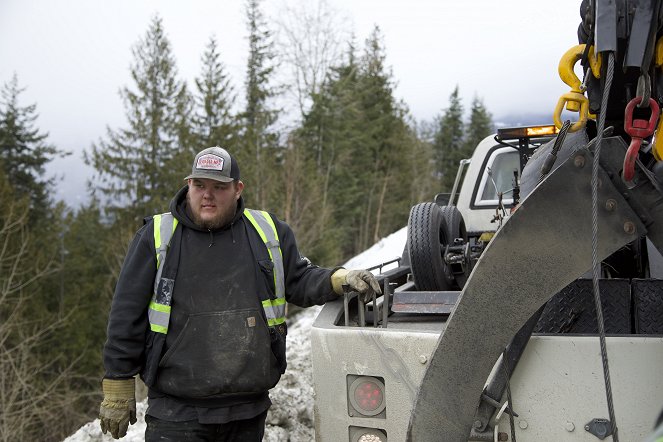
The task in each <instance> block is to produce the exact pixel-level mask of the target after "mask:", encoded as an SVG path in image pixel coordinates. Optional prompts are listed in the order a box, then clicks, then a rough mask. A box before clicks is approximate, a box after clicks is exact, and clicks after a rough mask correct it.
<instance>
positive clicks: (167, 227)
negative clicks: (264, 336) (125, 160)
mask: <svg viewBox="0 0 663 442" xmlns="http://www.w3.org/2000/svg"><path fill="white" fill-rule="evenodd" d="M244 215H245V216H246V218H247V219H248V220H249V221H250V223H251V225H252V226H253V228H254V229H255V230H256V231H257V232H258V235H260V238H261V239H262V241H263V242H264V243H265V246H266V247H267V251H268V253H269V258H270V259H271V261H272V263H273V264H274V288H275V294H276V299H270V297H269V296H267V297H266V298H267V299H266V300H265V301H262V307H263V310H264V311H265V316H266V317H267V325H268V326H270V327H274V326H276V325H278V324H283V323H284V322H285V304H286V302H285V277H284V271H283V256H282V254H281V247H280V244H279V239H278V233H277V232H276V226H275V225H274V221H273V220H272V217H271V216H269V214H268V213H267V212H264V211H261V210H252V209H246V210H244ZM153 219H154V248H155V250H156V256H157V274H156V277H155V278H154V293H153V295H152V301H151V302H150V306H149V309H148V319H149V322H150V329H151V330H152V331H153V332H156V333H164V334H166V333H167V332H168V323H169V321H170V304H171V301H172V291H173V287H174V284H175V281H173V280H171V279H166V278H162V277H161V273H162V271H163V263H164V262H165V261H166V255H167V253H168V246H169V245H170V240H171V238H172V236H173V233H174V232H175V228H176V227H177V219H175V218H174V217H173V215H172V214H171V213H170V212H168V213H163V214H161V215H155V216H154V218H153Z"/></svg>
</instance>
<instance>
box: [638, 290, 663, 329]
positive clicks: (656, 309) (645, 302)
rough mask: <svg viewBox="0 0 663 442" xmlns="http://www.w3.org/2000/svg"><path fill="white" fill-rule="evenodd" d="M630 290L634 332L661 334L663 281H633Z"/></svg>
mask: <svg viewBox="0 0 663 442" xmlns="http://www.w3.org/2000/svg"><path fill="white" fill-rule="evenodd" d="M632 290H633V304H634V307H633V309H634V317H635V328H636V332H637V333H644V334H655V335H660V334H663V280H661V279H634V280H633V282H632Z"/></svg>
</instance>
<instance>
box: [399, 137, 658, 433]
mask: <svg viewBox="0 0 663 442" xmlns="http://www.w3.org/2000/svg"><path fill="white" fill-rule="evenodd" d="M592 159H593V155H592V153H590V152H589V151H588V150H587V149H585V148H581V149H579V150H578V151H576V152H575V153H574V154H572V155H571V156H570V157H569V158H568V159H567V160H566V161H565V162H564V163H563V164H562V165H561V166H560V167H558V168H557V169H556V170H554V171H553V172H552V173H550V174H549V175H548V176H547V177H546V179H545V180H543V182H541V183H540V184H539V185H538V186H536V187H535V188H534V190H533V191H532V192H531V193H530V194H529V195H528V196H527V198H525V199H524V200H523V201H522V203H521V205H520V206H519V208H518V209H517V210H516V211H515V213H513V214H512V216H511V217H510V218H509V220H508V221H507V222H506V223H505V224H504V225H503V226H502V228H501V229H500V230H499V231H498V232H497V234H496V235H495V237H494V238H493V239H492V240H491V242H490V244H489V245H488V247H487V248H486V250H485V251H484V253H483V255H482V257H481V258H480V259H479V261H478V263H477V265H476V266H475V268H474V270H473V272H472V274H471V275H470V277H469V279H468V281H467V283H466V285H465V287H464V289H463V292H462V294H461V296H460V298H459V300H458V303H457V304H456V307H455V309H454V311H453V312H452V314H451V316H450V317H449V320H448V321H447V326H446V328H445V330H444V332H443V333H442V334H441V336H440V338H439V340H438V342H437V347H436V350H435V352H434V354H433V356H432V358H431V360H430V364H429V366H428V368H427V370H426V373H425V375H424V378H423V381H422V383H421V385H420V386H419V391H418V395H417V398H416V402H415V406H414V409H413V411H412V415H411V417H410V422H409V426H408V440H410V441H415V442H426V441H440V440H442V441H449V442H461V441H463V442H465V441H467V439H468V436H469V434H470V431H471V428H472V423H473V417H474V413H475V410H476V407H477V405H478V404H479V399H480V394H481V391H482V389H483V386H484V384H485V382H486V379H487V378H488V375H489V374H490V371H491V368H492V367H493V365H494V364H495V362H496V360H497V358H498V357H499V355H500V353H501V352H502V350H503V349H504V347H505V346H506V345H507V344H508V343H509V342H510V340H511V338H512V337H513V335H514V334H515V333H516V332H517V331H518V329H519V328H520V327H521V326H522V325H523V324H524V323H525V321H527V319H528V318H529V317H530V316H531V315H532V314H533V313H534V312H536V310H537V309H538V308H539V307H541V305H543V303H544V302H546V301H547V300H548V299H549V298H550V297H551V296H552V295H554V294H555V293H557V292H558V291H559V290H561V289H562V288H564V287H565V286H566V285H568V284H569V283H570V282H571V281H573V280H574V279H576V278H577V277H579V276H580V275H582V274H583V273H584V272H586V271H587V270H588V269H590V268H591V266H592V256H591V255H592V251H591V250H592V248H591V236H592V235H591V225H592V216H591V184H590V183H591V169H592ZM599 179H600V185H599V191H598V195H599V204H598V206H599V215H598V234H599V241H598V242H599V244H598V259H600V260H602V259H604V258H606V257H607V256H609V255H610V254H611V253H613V252H615V251H616V250H618V249H619V248H620V247H622V246H624V245H625V244H627V243H629V242H631V241H633V240H635V239H636V238H638V237H639V236H642V235H644V234H646V229H645V227H644V225H643V224H642V222H641V221H640V220H639V218H638V216H636V214H635V213H634V212H633V210H632V209H631V208H630V206H629V204H627V203H626V201H625V199H624V198H623V197H622V195H621V194H620V193H619V192H618V191H617V190H616V188H615V187H614V185H613V184H612V182H611V181H610V179H609V177H608V176H607V174H606V172H605V171H604V170H603V169H601V168H599ZM610 200H611V201H610ZM608 201H610V202H609V203H608ZM597 351H598V350H597Z"/></svg>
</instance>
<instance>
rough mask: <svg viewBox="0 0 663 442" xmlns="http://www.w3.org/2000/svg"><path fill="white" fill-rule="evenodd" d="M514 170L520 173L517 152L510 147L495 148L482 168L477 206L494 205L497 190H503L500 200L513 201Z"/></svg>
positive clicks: (510, 202)
mask: <svg viewBox="0 0 663 442" xmlns="http://www.w3.org/2000/svg"><path fill="white" fill-rule="evenodd" d="M514 172H518V175H520V159H519V155H518V152H517V151H516V150H514V149H512V148H510V147H503V148H500V149H497V150H495V151H494V152H493V153H492V154H491V155H490V157H489V158H488V161H487V162H486V168H485V169H484V170H483V173H482V176H481V181H480V183H479V191H478V192H477V193H476V195H477V197H476V201H475V202H474V204H475V205H477V206H496V205H497V203H498V195H497V193H498V192H503V197H502V202H503V203H504V204H512V203H513V195H512V190H513V188H514V187H515V182H514V175H513V173H514Z"/></svg>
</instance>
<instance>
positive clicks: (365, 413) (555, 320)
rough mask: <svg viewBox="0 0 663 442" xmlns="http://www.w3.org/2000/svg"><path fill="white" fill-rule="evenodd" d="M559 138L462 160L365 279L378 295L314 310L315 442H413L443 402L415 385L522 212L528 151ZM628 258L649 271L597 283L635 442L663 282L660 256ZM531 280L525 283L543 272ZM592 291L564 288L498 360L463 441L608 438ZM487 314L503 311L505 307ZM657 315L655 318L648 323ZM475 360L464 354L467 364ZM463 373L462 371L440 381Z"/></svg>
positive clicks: (493, 139)
mask: <svg viewBox="0 0 663 442" xmlns="http://www.w3.org/2000/svg"><path fill="white" fill-rule="evenodd" d="M556 133H557V130H556V128H555V126H537V127H525V128H522V127H521V128H504V129H502V130H500V131H499V132H498V133H497V134H495V135H491V136H489V137H487V138H485V139H484V140H483V141H482V142H481V143H479V145H478V146H477V147H476V148H475V151H474V153H473V155H472V157H471V158H470V159H467V160H463V161H461V163H460V165H459V170H458V174H457V178H456V184H454V188H453V190H452V192H451V195H449V197H448V198H441V197H436V198H434V201H432V202H427V203H422V204H418V205H416V206H414V207H413V208H412V211H411V212H410V217H409V220H408V234H407V241H406V243H405V244H403V252H402V254H401V255H400V256H384V261H383V262H382V263H375V264H376V266H375V267H374V268H372V269H371V270H372V271H373V272H374V273H375V274H376V275H377V278H378V280H379V282H380V284H381V287H382V291H383V296H381V297H377V298H373V299H370V300H362V299H360V298H358V297H357V296H356V295H354V294H346V296H345V297H344V299H343V300H338V301H335V302H331V303H328V304H326V305H325V306H324V307H323V308H322V310H321V311H320V313H319V315H318V317H317V319H316V320H315V322H314V324H313V327H312V331H311V347H312V365H313V380H314V391H315V431H316V440H317V441H319V442H325V441H334V442H337V441H345V440H347V441H351V442H369V441H374V442H377V441H380V442H386V441H390V442H401V441H406V440H420V439H421V438H419V439H415V438H413V437H412V436H411V433H410V435H408V425H409V423H410V422H412V421H413V416H412V413H413V410H415V404H417V403H418V402H419V403H420V402H421V401H422V400H423V401H426V400H429V399H428V398H431V399H430V400H431V401H436V402H437V401H444V400H445V399H444V398H440V397H435V391H434V390H430V391H426V390H427V388H429V384H426V383H425V382H424V377H425V376H426V372H427V370H428V369H429V368H430V365H431V364H433V363H434V357H435V356H437V357H440V356H442V357H443V355H436V351H437V348H438V345H439V342H440V339H441V336H442V335H443V334H444V332H445V329H446V328H447V325H448V321H449V318H450V316H451V315H452V313H453V312H454V309H456V307H457V303H458V302H459V299H460V298H461V295H462V293H463V288H464V285H465V283H466V282H467V281H468V278H469V277H470V275H471V274H472V271H473V269H474V267H475V266H476V265H477V263H478V261H479V260H480V259H481V256H482V254H483V251H484V250H485V249H486V247H487V246H488V244H489V243H490V242H491V239H492V238H493V235H495V233H496V232H497V231H498V230H499V229H500V228H501V227H502V226H503V225H505V224H506V223H507V222H508V220H509V217H510V216H511V214H512V213H513V212H514V211H515V210H519V209H518V206H519V203H520V201H521V198H522V193H528V192H531V191H532V189H533V188H534V187H536V186H537V184H538V175H537V174H538V172H535V173H530V174H529V176H527V174H526V176H525V181H528V180H529V182H527V183H523V180H524V179H523V170H524V168H525V165H526V164H527V163H528V161H529V160H530V159H531V158H532V157H533V155H534V157H536V154H535V151H536V150H537V149H539V148H541V149H544V147H547V148H548V149H550V145H551V143H553V140H554V136H555V134H556ZM537 167H538V163H537ZM532 177H535V178H532ZM523 189H525V192H523ZM550 222H551V223H554V222H555V221H554V220H550ZM522 246H523V247H527V244H523V245H522ZM634 248H635V249H637V259H638V260H639V261H638V262H639V265H640V266H642V265H644V266H645V267H646V270H643V272H644V273H640V274H633V272H631V273H628V272H626V273H619V272H618V271H615V272H614V275H608V274H607V273H606V274H604V275H602V276H603V277H602V279H601V297H602V299H604V300H605V301H604V302H605V303H606V304H604V305H608V307H607V310H606V311H607V312H608V318H607V319H606V321H605V323H606V330H607V332H608V337H607V343H608V349H609V351H610V354H611V367H612V370H613V376H612V380H613V384H612V390H613V392H614V396H615V409H616V415H617V418H618V419H619V421H618V423H619V429H620V434H621V435H622V437H623V438H624V437H625V438H626V439H625V440H634V441H635V440H642V439H644V437H646V435H647V434H649V433H650V431H651V429H652V425H653V423H654V422H655V420H656V417H657V416H658V414H659V412H660V408H661V405H662V404H663V377H661V376H660V375H659V372H660V367H661V366H662V364H663V338H662V337H661V336H662V335H663V319H662V318H663V315H658V313H663V303H662V302H661V300H660V296H658V295H653V293H661V292H660V289H662V288H663V284H662V283H661V281H660V280H659V279H658V277H659V276H661V275H663V271H662V269H663V266H662V265H661V263H662V262H663V258H661V256H660V253H658V251H657V250H656V249H655V248H654V247H652V246H651V244H650V243H648V242H647V241H646V239H644V238H641V239H639V240H638V241H637V244H636V245H632V246H630V248H629V250H628V251H626V252H624V251H622V252H621V253H622V254H624V253H626V256H627V258H625V260H627V261H630V260H631V258H632V256H634V254H635V253H636V252H634V251H633V249H634ZM504 259H507V260H508V259H510V257H509V256H506V257H505V258H504ZM514 259H517V258H514ZM620 259H621V260H624V258H620ZM620 259H617V260H616V261H615V260H613V261H612V262H613V263H614V262H621V261H620ZM484 265H486V264H484ZM522 266H523V267H525V268H527V263H526V262H525V263H522ZM606 267H609V264H606ZM636 267H637V266H636ZM639 268H640V267H639ZM529 270H530V271H531V274H532V275H533V277H535V275H536V273H537V272H540V271H546V269H541V268H535V269H529ZM584 270H588V269H584ZM641 270H642V269H641ZM551 271H553V270H551ZM606 272H607V271H606ZM612 276H614V277H612ZM500 277H501V278H505V279H508V278H509V277H510V276H509V275H500ZM591 292H592V290H591V281H590V280H588V279H587V277H581V278H579V279H577V280H575V281H573V282H572V283H571V284H569V285H568V286H566V287H564V288H563V289H562V290H560V291H559V292H558V293H556V294H555V295H554V296H553V297H552V298H551V299H550V301H548V302H547V303H546V304H545V305H543V306H541V308H540V310H539V311H538V312H537V315H536V316H535V317H534V316H533V317H532V318H530V320H528V321H527V323H525V324H522V328H521V330H520V331H519V332H518V333H516V335H514V337H513V340H512V341H511V342H510V343H509V345H508V346H506V348H505V350H504V352H503V353H502V354H501V355H500V356H499V357H497V358H496V359H493V362H492V363H491V367H492V369H490V367H488V369H489V371H490V376H489V377H488V378H486V379H485V384H484V388H483V390H480V391H476V392H473V394H476V404H477V405H476V410H475V418H474V419H475V420H473V422H474V424H473V428H472V431H471V432H468V434H467V440H468V441H469V440H483V441H488V440H490V441H492V440H495V441H498V440H499V441H508V440H512V437H514V436H515V437H517V439H518V440H519V441H560V440H565V441H567V440H568V441H588V442H589V441H596V440H601V439H604V438H606V437H610V429H609V428H610V425H609V422H607V420H606V416H607V411H606V407H605V400H604V399H605V393H604V388H605V385H604V382H603V378H602V376H601V373H602V370H601V357H600V354H599V340H598V337H597V328H596V312H595V311H594V310H593V309H594V307H593V305H592V304H591ZM494 302H497V303H508V302H509V296H508V294H504V296H503V297H501V298H497V299H496V300H495V301H494ZM652 312H658V313H657V314H656V315H658V316H656V318H652ZM493 322H494V321H493ZM493 325H494V324H493ZM476 327H477V329H480V328H482V324H481V323H480V322H478V323H477V324H476ZM457 345H460V346H462V345H463V343H462V342H459V343H457ZM480 351H481V349H480V348H476V347H475V346H468V347H467V348H466V352H467V353H469V354H471V353H472V352H477V353H478V352H480ZM493 364H494V365H493ZM469 369H471V367H469V366H468V365H462V364H460V365H458V366H457V367H456V368H455V370H454V373H453V376H450V377H449V382H454V380H453V378H454V377H459V378H462V376H463V371H464V370H469ZM422 398H425V399H422ZM601 398H603V401H602V400H601ZM433 427H435V425H433ZM437 429H438V430H439V432H438V433H437V434H429V436H427V437H426V438H425V440H442V441H445V440H452V439H450V438H446V437H445V434H446V433H445V424H444V423H443V422H442V421H440V423H439V426H438V428H437ZM454 440H455V439H454Z"/></svg>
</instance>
